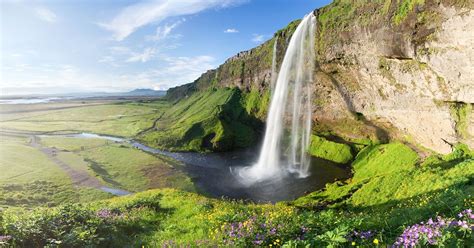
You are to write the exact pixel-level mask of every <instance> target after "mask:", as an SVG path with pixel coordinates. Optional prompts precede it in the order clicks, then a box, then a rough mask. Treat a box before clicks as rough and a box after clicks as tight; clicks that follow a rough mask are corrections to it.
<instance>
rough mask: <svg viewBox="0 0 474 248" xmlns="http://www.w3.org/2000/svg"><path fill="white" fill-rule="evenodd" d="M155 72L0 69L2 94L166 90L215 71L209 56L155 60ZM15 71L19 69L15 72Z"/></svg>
mask: <svg viewBox="0 0 474 248" xmlns="http://www.w3.org/2000/svg"><path fill="white" fill-rule="evenodd" d="M156 62H157V66H156V68H154V69H147V70H144V71H142V72H137V73H133V72H130V73H126V74H123V75H118V74H96V73H95V72H92V71H87V70H83V69H79V68H78V67H77V66H75V65H69V64H42V65H37V66H32V65H29V64H17V65H11V66H8V67H3V68H1V70H2V72H3V74H4V79H3V78H2V89H1V90H2V94H5V95H7V94H8V95H12V94H32V93H35V94H36V93H48V94H53V93H65V92H68V93H69V92H102V91H103V92H113V91H128V90H132V89H135V88H154V89H160V90H166V89H168V88H170V87H174V86H177V85H181V84H185V83H189V82H192V81H194V80H195V79H197V78H198V77H199V76H200V75H201V74H202V73H204V72H206V71H207V70H209V69H212V68H215V64H214V63H215V59H214V58H213V57H211V56H206V55H203V56H195V57H170V56H163V57H160V59H159V60H157V61H156ZM16 69H18V70H16Z"/></svg>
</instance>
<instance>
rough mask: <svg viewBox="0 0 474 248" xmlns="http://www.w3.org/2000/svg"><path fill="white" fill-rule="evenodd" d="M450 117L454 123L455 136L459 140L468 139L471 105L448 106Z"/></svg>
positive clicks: (453, 104) (456, 104)
mask: <svg viewBox="0 0 474 248" xmlns="http://www.w3.org/2000/svg"><path fill="white" fill-rule="evenodd" d="M450 110H451V116H452V117H453V119H454V122H455V123H456V126H455V127H456V134H457V135H458V136H459V137H461V138H465V139H467V138H469V132H468V127H469V117H470V115H471V112H472V104H470V103H463V102H455V103H452V104H451V106H450Z"/></svg>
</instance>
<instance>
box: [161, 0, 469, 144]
mask: <svg viewBox="0 0 474 248" xmlns="http://www.w3.org/2000/svg"><path fill="white" fill-rule="evenodd" d="M314 13H315V14H316V15H317V17H318V18H317V19H318V25H317V28H318V30H317V32H316V35H317V37H316V42H317V44H316V51H315V53H316V55H317V67H316V68H315V79H314V84H313V86H314V114H313V119H314V127H315V128H314V132H315V133H316V134H320V135H324V136H326V137H327V138H328V139H333V140H336V141H337V140H341V139H342V140H344V141H345V142H350V143H356V144H358V143H360V144H366V143H368V142H386V141H389V140H401V141H405V142H407V143H410V144H413V147H418V148H420V149H419V150H423V148H427V149H429V150H433V151H436V152H440V153H447V152H450V151H451V145H452V144H455V143H459V142H461V143H466V144H468V145H469V146H470V147H471V148H474V113H473V108H472V105H473V104H474V61H473V60H474V59H473V58H474V6H473V3H472V2H471V1H454V0H442V1H434V0H433V1H430V0H426V1H424V0H413V1H396V0H394V1H383V0H380V1H361V0H359V1H349V0H339V1H335V2H333V3H332V4H330V5H328V6H326V7H324V8H321V9H319V10H315V12H314ZM297 24H298V22H297V21H296V22H293V23H291V24H290V25H289V26H288V27H287V28H285V29H283V30H280V31H278V32H277V33H276V34H275V35H274V37H273V38H272V39H271V40H269V41H267V42H266V43H264V44H262V45H261V46H259V47H257V48H254V49H252V50H250V51H247V52H243V53H240V54H238V55H236V56H235V57H233V58H230V59H229V60H227V61H226V62H225V63H224V64H223V65H221V66H220V67H219V68H217V69H216V70H211V71H208V72H207V73H205V74H203V76H202V77H200V78H199V79H197V80H196V81H195V82H194V83H191V84H188V85H185V86H180V87H177V88H174V89H170V90H169V93H168V98H170V99H175V100H177V99H180V98H182V97H184V96H186V95H189V94H192V93H193V92H195V91H202V90H205V89H207V88H211V87H217V88H219V87H238V88H239V89H240V90H241V91H242V92H243V93H244V94H243V95H244V96H247V97H244V99H243V101H242V102H243V105H244V108H245V109H246V110H247V112H248V114H250V115H253V116H255V117H257V118H259V119H261V120H264V118H265V115H266V108H267V106H266V105H267V104H268V99H265V97H267V98H268V96H269V94H268V92H269V88H270V79H271V61H272V49H273V45H274V42H275V40H278V43H277V44H278V46H277V62H278V64H280V63H281V60H282V58H283V56H284V52H285V49H286V46H287V44H288V41H289V39H290V38H291V34H292V33H293V31H294V30H295V28H296V26H297ZM257 98H258V99H257ZM255 99H257V100H255Z"/></svg>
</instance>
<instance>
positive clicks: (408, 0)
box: [392, 0, 425, 25]
mask: <svg viewBox="0 0 474 248" xmlns="http://www.w3.org/2000/svg"><path fill="white" fill-rule="evenodd" d="M424 4H425V0H404V1H401V4H400V5H399V6H398V8H397V10H396V11H395V13H394V15H393V17H392V20H393V22H394V23H395V24H396V25H399V24H400V23H402V22H403V21H404V20H405V18H406V17H407V16H408V14H409V13H411V12H412V11H413V10H414V9H415V7H416V6H423V5H424Z"/></svg>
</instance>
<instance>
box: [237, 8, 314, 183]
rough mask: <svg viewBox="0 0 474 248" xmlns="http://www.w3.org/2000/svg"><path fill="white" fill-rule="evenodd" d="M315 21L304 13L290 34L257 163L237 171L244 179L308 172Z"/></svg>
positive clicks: (253, 179) (251, 179)
mask: <svg viewBox="0 0 474 248" xmlns="http://www.w3.org/2000/svg"><path fill="white" fill-rule="evenodd" d="M315 22H316V17H315V16H314V14H313V13H310V14H308V15H306V16H305V17H304V18H303V20H302V21H301V23H300V24H299V25H298V27H297V28H296V31H295V32H294V34H293V36H292V37H291V40H290V43H289V45H288V48H287V50H286V53H285V57H284V58H283V62H282V64H281V68H280V72H279V74H278V78H277V80H276V85H275V88H274V91H273V94H272V99H271V103H270V109H269V113H268V117H267V127H266V130H265V138H264V141H263V146H262V150H261V152H260V156H259V159H258V162H257V163H256V164H254V165H253V166H251V167H246V168H242V169H241V170H240V171H239V176H240V178H241V179H242V180H243V181H244V182H247V183H253V182H257V181H261V180H265V179H267V178H275V177H278V176H282V175H284V174H286V173H288V172H290V173H297V174H298V176H300V177H306V176H308V175H309V171H308V170H309V164H310V158H309V155H308V154H307V148H308V145H309V142H310V133H311V112H312V111H311V82H312V81H313V70H314V59H315V58H314V35H315V26H316V23H315ZM286 117H289V118H290V119H289V120H287V119H285V118H286ZM286 123H288V124H289V125H291V126H290V128H289V129H288V130H289V131H290V140H289V142H288V141H286V140H285V142H284V131H285V130H286V128H285V124H286Z"/></svg>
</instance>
